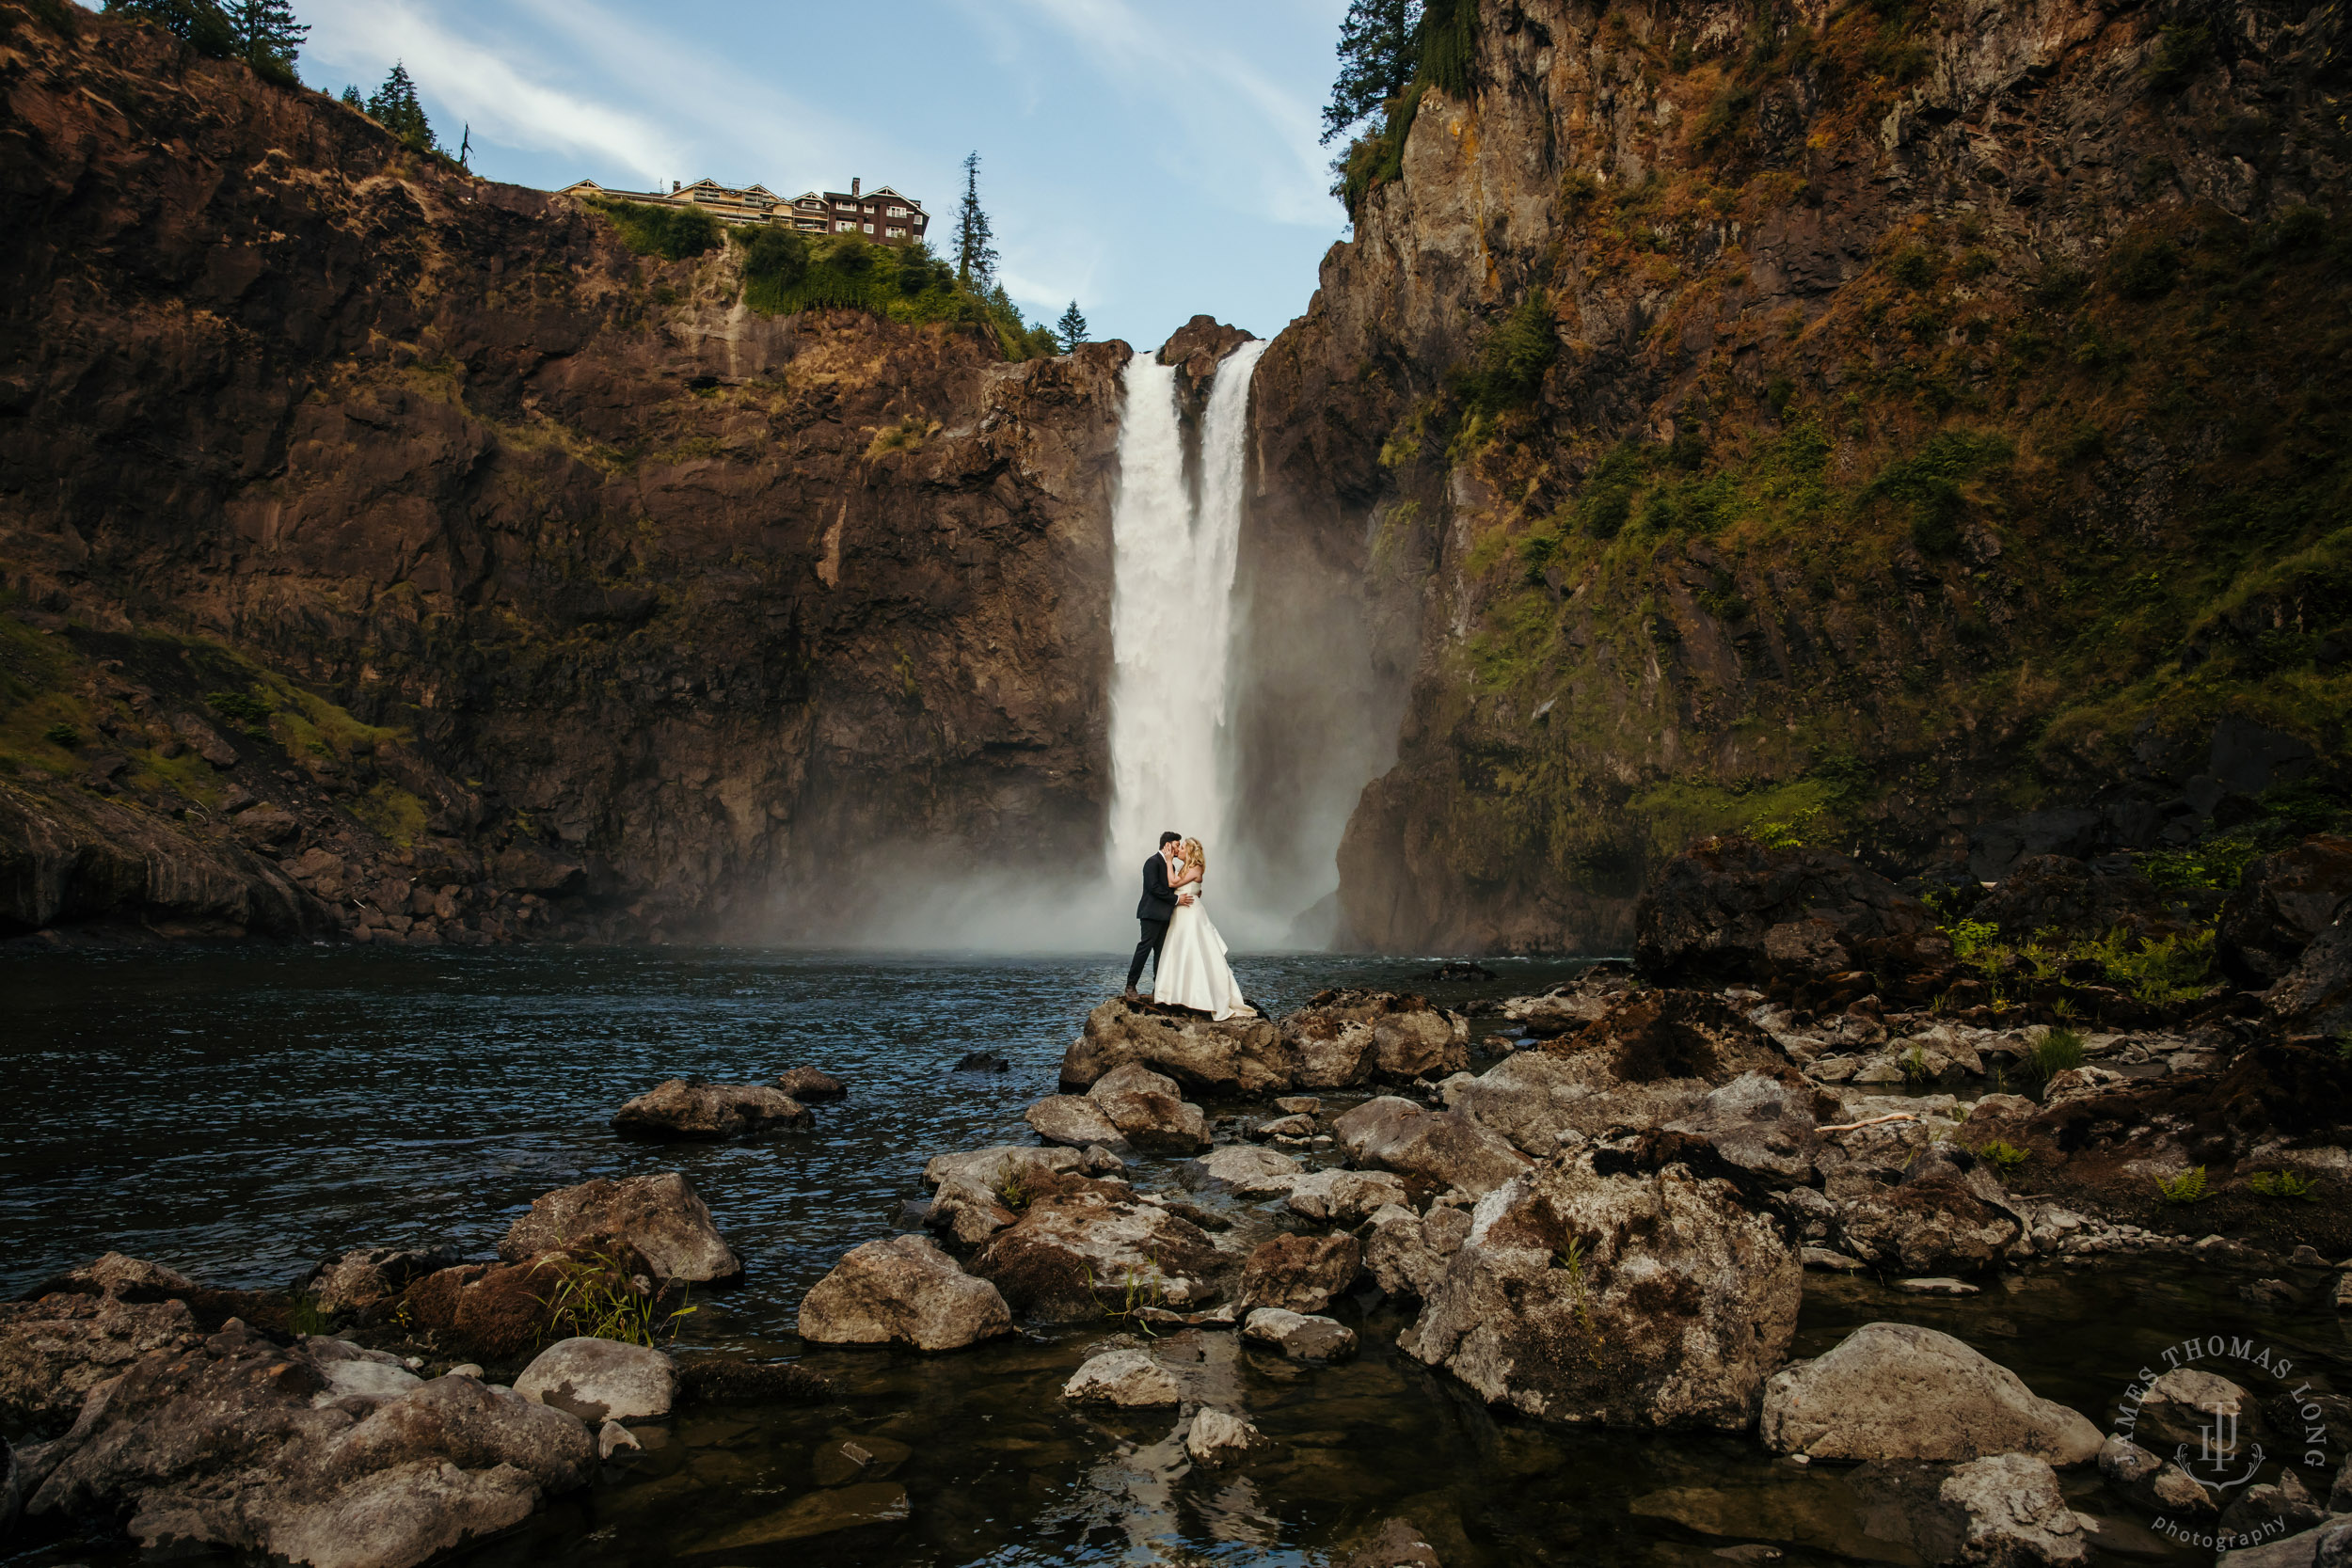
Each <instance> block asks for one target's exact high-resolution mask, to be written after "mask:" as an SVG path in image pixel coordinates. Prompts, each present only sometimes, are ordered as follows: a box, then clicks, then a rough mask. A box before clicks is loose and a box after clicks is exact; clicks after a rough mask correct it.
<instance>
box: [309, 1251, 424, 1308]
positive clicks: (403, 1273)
mask: <svg viewBox="0 0 2352 1568" xmlns="http://www.w3.org/2000/svg"><path fill="white" fill-rule="evenodd" d="M456 1262H457V1257H456V1254H455V1253H453V1252H451V1251H450V1250H449V1249H447V1248H435V1249H434V1250H432V1251H429V1252H419V1251H416V1250H414V1249H410V1248H404V1247H356V1248H354V1249H353V1250H351V1251H349V1252H346V1253H344V1254H343V1255H342V1257H340V1258H330V1259H327V1260H326V1262H324V1263H321V1264H320V1265H319V1266H318V1267H317V1268H316V1269H315V1270H313V1271H312V1272H311V1274H310V1277H309V1278H308V1279H306V1280H304V1281H302V1283H301V1284H300V1285H298V1286H297V1287H296V1289H297V1290H298V1291H305V1292H307V1293H308V1294H309V1295H310V1299H311V1303H312V1305H313V1306H315V1307H317V1308H318V1309H319V1310H320V1311H321V1312H325V1313H327V1314H329V1315H334V1314H338V1313H344V1312H356V1311H359V1310H361V1309H362V1308H365V1307H373V1306H376V1305H377V1304H378V1303H381V1302H386V1301H389V1300H390V1299H391V1298H392V1297H394V1296H396V1295H398V1294H399V1293H400V1292H401V1291H403V1290H405V1289H406V1288H407V1286H408V1284H409V1282H410V1281H412V1280H416V1279H421V1278H422V1277H423V1276H424V1275H428V1274H431V1273H433V1272H434V1271H435V1270H437V1269H446V1268H453V1267H454V1266H455V1265H456Z"/></svg>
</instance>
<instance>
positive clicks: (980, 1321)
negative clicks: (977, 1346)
mask: <svg viewBox="0 0 2352 1568" xmlns="http://www.w3.org/2000/svg"><path fill="white" fill-rule="evenodd" d="M1011 1332H1012V1313H1011V1312H1010V1310H1009V1309H1008V1308H1007V1307H1006V1305H1005V1298H1004V1297H1003V1296H1002V1295H1000V1294H998V1293H997V1290H996V1287H995V1286H994V1285H992V1284H990V1283H989V1282H988V1281H987V1280H985V1279H975V1278H974V1277H972V1275H968V1274H966V1273H964V1272H963V1270H962V1269H961V1268H960V1267H958V1266H957V1263H956V1260H955V1259H952V1258H950V1257H948V1256H947V1255H946V1253H944V1252H942V1251H941V1250H940V1249H939V1245H938V1243H935V1242H933V1241H931V1240H930V1238H929V1237H925V1236H893V1237H890V1238H889V1239H887V1240H885V1241H880V1242H867V1243H866V1244H865V1245H863V1246H858V1247H852V1248H850V1251H849V1252H848V1253H847V1254H845V1255H844V1256H843V1257H842V1259H841V1261H840V1262H838V1263H836V1264H834V1268H833V1272H832V1273H830V1274H828V1275H825V1277H824V1278H822V1279H820V1280H818V1282H817V1283H816V1284H815V1285H813V1286H811V1287H809V1291H808V1294H807V1295H806V1296H805V1297H803V1299H802V1301H801V1316H800V1333H801V1338H803V1339H807V1340H811V1341H813V1342H815V1343H817V1344H822V1345H880V1344H901V1345H910V1346H912V1347H914V1349H916V1350H921V1351H946V1350H961V1349H962V1348H963V1347H964V1346H966V1345H969V1344H974V1343H977V1341H979V1340H981V1339H992V1338H996V1337H997V1336H999V1335H1004V1334H1009V1333H1011Z"/></svg>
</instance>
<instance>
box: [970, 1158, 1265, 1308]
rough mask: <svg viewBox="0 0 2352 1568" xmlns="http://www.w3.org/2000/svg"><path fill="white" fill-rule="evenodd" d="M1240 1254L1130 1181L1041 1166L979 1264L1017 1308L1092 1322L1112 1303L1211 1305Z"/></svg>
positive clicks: (979, 1271) (978, 1272)
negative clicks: (1138, 1192)
mask: <svg viewBox="0 0 2352 1568" xmlns="http://www.w3.org/2000/svg"><path fill="white" fill-rule="evenodd" d="M1233 1262H1234V1259H1232V1257H1231V1256H1230V1255H1228V1254H1226V1253H1222V1252H1219V1251H1218V1250H1217V1248H1216V1244H1215V1243H1212V1242H1211V1241H1210V1240H1209V1237H1208V1233H1207V1232H1206V1231H1204V1230H1202V1229H1201V1228H1200V1227H1199V1226H1197V1225H1194V1224H1193V1223H1192V1222H1191V1221H1190V1220H1187V1219H1184V1217H1182V1216H1181V1215H1178V1214H1173V1213H1170V1212H1168V1210H1167V1209H1165V1208H1163V1207H1161V1206H1160V1205H1158V1204H1152V1203H1145V1202H1142V1201H1141V1200H1139V1199H1138V1198H1136V1196H1135V1195H1134V1193H1132V1192H1131V1191H1129V1190H1128V1189H1127V1188H1126V1187H1124V1186H1120V1185H1117V1184H1114V1183H1112V1182H1108V1181H1095V1180H1089V1179H1087V1178H1085V1177H1081V1176H1071V1175H1047V1174H1040V1175H1039V1176H1038V1177H1037V1178H1036V1185H1035V1193H1034V1196H1031V1197H1030V1198H1029V1201H1028V1202H1027V1204H1026V1206H1025V1208H1024V1209H1023V1211H1022V1213H1021V1217H1020V1218H1019V1219H1018V1220H1016V1221H1015V1222H1014V1223H1013V1224H1011V1225H1009V1226H1008V1227H1005V1228H1004V1229H1002V1230H999V1231H998V1232H996V1234H995V1235H993V1237H991V1238H990V1239H989V1242H988V1244H987V1245H986V1246H984V1247H982V1248H981V1249H980V1251H979V1252H978V1254H977V1255H976V1256H975V1257H974V1258H973V1259H972V1272H973V1273H974V1274H976V1275H980V1276H981V1277H982V1278H984V1279H987V1280H990V1281H992V1282H993V1283H994V1285H995V1286H996V1288H997V1289H998V1290H999V1291H1003V1292H1004V1297H1005V1300H1006V1302H1007V1303H1008V1304H1009V1306H1010V1307H1011V1308H1012V1310H1013V1311H1015V1312H1017V1313H1020V1314H1022V1315H1024V1316H1025V1317H1028V1318H1031V1319H1034V1320H1036V1321H1038V1322H1041V1323H1084V1322H1088V1321H1090V1320H1094V1319H1099V1318H1100V1317H1101V1316H1102V1315H1103V1313H1104V1309H1105V1308H1108V1309H1111V1310H1131V1309H1133V1308H1135V1307H1192V1306H1198V1305H1203V1304H1205V1303H1207V1302H1208V1301H1210V1300H1211V1299H1213V1298H1214V1297H1215V1296H1216V1293H1217V1290H1218V1285H1219V1282H1220V1281H1221V1280H1223V1279H1224V1278H1225V1277H1226V1276H1227V1275H1230V1274H1231V1273H1232V1266H1233Z"/></svg>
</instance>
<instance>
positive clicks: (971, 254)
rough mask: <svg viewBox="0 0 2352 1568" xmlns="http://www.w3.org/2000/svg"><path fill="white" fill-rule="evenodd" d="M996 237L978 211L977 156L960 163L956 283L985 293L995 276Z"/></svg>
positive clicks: (986, 217)
mask: <svg viewBox="0 0 2352 1568" xmlns="http://www.w3.org/2000/svg"><path fill="white" fill-rule="evenodd" d="M994 237H995V236H994V234H993V231H992V230H990V229H989V226H988V214H986V213H984V212H982V211H981V210H980V155H979V154H978V153H977V152H974V153H972V154H971V155H970V156H969V157H967V158H965V159H964V160H963V205H962V207H961V210H960V211H959V212H958V213H957V214H956V281H958V282H960V283H961V284H963V285H964V286H965V287H967V288H971V289H977V290H978V291H980V292H981V293H986V292H987V291H988V286H989V285H990V284H991V283H992V282H993V281H994V280H995V277H996V247H995V246H994V245H990V244H989V241H990V240H992V239H993V238H994Z"/></svg>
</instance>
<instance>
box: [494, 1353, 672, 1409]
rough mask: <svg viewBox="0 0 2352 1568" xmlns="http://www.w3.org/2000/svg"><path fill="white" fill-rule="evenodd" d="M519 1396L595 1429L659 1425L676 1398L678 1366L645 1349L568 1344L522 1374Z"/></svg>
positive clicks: (541, 1357) (542, 1356) (543, 1356)
mask: <svg viewBox="0 0 2352 1568" xmlns="http://www.w3.org/2000/svg"><path fill="white" fill-rule="evenodd" d="M515 1392H516V1393H517V1394H520V1395H521V1396H522V1397H523V1398H525V1399H527V1400H530V1401H532V1402H533V1403H536V1404H544V1405H548V1406H550V1407H552V1408H554V1409H557V1410H561V1411H564V1413H565V1414H567V1415H571V1416H576V1417H578V1418H580V1421H581V1422H582V1423H583V1424H585V1425H587V1426H591V1427H601V1426H602V1425H603V1424H604V1423H605V1422H606V1421H653V1420H660V1418H662V1417H664V1416H667V1415H668V1414H669V1413H670V1405H671V1402H673V1401H674V1400H675V1398H676V1396H677V1363H676V1362H675V1361H673V1360H671V1359H670V1358H669V1357H668V1356H666V1355H664V1354H661V1352H660V1351H658V1350H654V1349H652V1348H650V1347H648V1346H645V1345H628V1344H623V1343H621V1342H620V1341H619V1340H617V1339H592V1338H571V1339H564V1340H562V1341H560V1342H559V1343H556V1344H553V1345H549V1346H548V1348H547V1349H546V1350H544V1351H541V1352H540V1353H539V1354H538V1356H537V1357H536V1358H535V1359H534V1360H533V1361H532V1363H531V1365H530V1366H528V1367H526V1368H524V1369H523V1373H522V1375H521V1376H520V1377H518V1378H516V1380H515Z"/></svg>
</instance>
